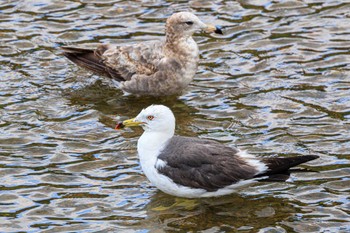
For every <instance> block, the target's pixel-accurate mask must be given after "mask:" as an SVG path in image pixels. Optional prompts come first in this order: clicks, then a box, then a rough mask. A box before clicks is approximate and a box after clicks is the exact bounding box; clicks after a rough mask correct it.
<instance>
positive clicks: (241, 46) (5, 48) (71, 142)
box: [0, 0, 350, 232]
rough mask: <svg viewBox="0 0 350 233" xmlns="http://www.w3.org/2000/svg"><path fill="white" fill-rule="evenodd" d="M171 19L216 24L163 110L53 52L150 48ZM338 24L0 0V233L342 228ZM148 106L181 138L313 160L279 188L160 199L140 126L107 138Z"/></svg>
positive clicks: (319, 4)
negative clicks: (143, 162) (219, 28)
mask: <svg viewBox="0 0 350 233" xmlns="http://www.w3.org/2000/svg"><path fill="white" fill-rule="evenodd" d="M179 10H191V11H193V12H195V13H196V14H197V15H198V16H199V17H200V18H201V19H202V20H203V21H205V22H208V23H209V22H211V23H213V24H221V25H225V26H226V28H225V35H224V36H216V35H205V34H200V35H197V36H196V40H197V41H198V43H199V47H200V50H201V65H200V67H199V71H198V73H197V75H196V77H195V80H194V81H193V82H192V83H191V85H190V86H189V87H188V88H187V90H186V91H185V92H184V94H183V95H182V96H180V97H178V98H170V97H169V98H166V99H154V98H137V97H133V96H125V95H123V93H121V92H120V91H119V90H117V89H116V88H114V87H113V84H112V83H110V82H108V80H106V79H104V78H101V77H98V76H95V75H92V74H91V73H89V72H87V71H84V70H82V69H79V68H77V67H76V66H75V65H73V64H72V63H70V62H69V61H67V60H66V59H65V58H63V57H62V56H61V55H60V51H59V49H58V47H59V46H60V45H63V44H72V45H78V46H86V47H94V46H95V45H96V44H97V43H100V42H104V43H106V42H110V43H117V44H124V43H132V42H137V41H144V40H151V39H157V38H159V37H161V36H162V35H163V27H164V21H165V19H166V17H167V16H169V15H170V14H171V13H173V12H175V11H179ZM349 12H350V4H349V3H346V1H331V0H328V1H327V0H323V1H322V0H314V1H313V0H309V1H308V0H290V1H268V0H266V1H265V0H263V1H261V0H255V1H252V0H249V1H224V0H218V1H189V2H187V1H162V0H154V1H115V0H103V1H101V0H99V1H97V0H95V1H93V0H91V1H88V0H81V1H73V0H70V1H68V0H65V1H62V0H51V1H49V0H23V1H11V0H2V1H1V2H0V80H1V82H0V87H1V89H0V132H1V134H0V150H1V152H0V156H1V157H0V159H1V162H0V231H1V232H163V231H170V232H176V231H180V232H186V231H192V232H197V231H202V232H236V231H238V232H349V231H350V217H349V214H350V200H349V191H350V166H349V155H350V153H349V148H350V140H349V139H350V80H349V74H350V72H349V70H350V65H349V64H350V63H349V62H350V56H349V55H350V13H349ZM152 103H162V104H165V105H168V106H170V107H171V108H172V109H173V110H174V112H175V114H176V117H177V124H178V126H177V133H178V134H181V135H190V136H199V137H202V138H211V139H215V140H219V141H221V142H222V143H223V144H227V145H238V146H239V147H240V148H241V149H246V150H248V151H249V152H250V153H254V154H259V155H262V156H269V155H274V154H278V155H280V156H289V155H303V154H317V155H319V156H320V157H321V158H320V159H318V160H316V161H312V162H310V163H308V164H306V165H303V166H302V167H304V168H308V169H311V170H312V171H313V172H307V173H295V174H294V175H293V176H292V182H287V183H277V184H276V183H259V184H255V185H252V186H250V187H248V188H246V189H243V190H240V191H239V193H237V194H233V195H230V196H226V197H221V198H211V199H201V200H187V199H179V198H174V197H172V196H169V195H166V194H163V193H161V192H160V191H157V190H156V189H155V188H154V187H153V186H152V185H151V184H150V183H149V182H148V181H147V179H146V178H145V176H144V175H143V174H142V171H141V169H140V166H139V162H138V158H137V154H136V141H137V139H138V136H139V135H140V134H141V133H142V131H141V129H135V130H125V131H118V132H117V131H115V130H114V129H113V126H114V124H115V122H116V121H118V120H120V119H126V118H129V117H133V116H135V115H136V114H137V113H138V112H139V111H140V109H142V108H144V107H146V106H148V105H150V104H152ZM116 116H117V117H116Z"/></svg>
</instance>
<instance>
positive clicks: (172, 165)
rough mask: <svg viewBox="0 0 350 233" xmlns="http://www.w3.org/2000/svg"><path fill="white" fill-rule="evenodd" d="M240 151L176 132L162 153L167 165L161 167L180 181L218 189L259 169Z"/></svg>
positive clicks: (255, 172)
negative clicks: (241, 154) (239, 154)
mask: <svg viewBox="0 0 350 233" xmlns="http://www.w3.org/2000/svg"><path fill="white" fill-rule="evenodd" d="M238 153H239V150H237V149H235V148H231V147H227V146H224V145H222V144H220V143H218V142H215V141H211V140H205V139H198V138H190V137H181V136H174V137H173V138H172V139H170V140H169V142H168V144H167V146H166V147H165V148H164V150H163V151H162V152H161V153H160V155H159V156H158V159H160V160H162V161H164V163H162V164H164V165H162V166H158V167H157V169H158V171H159V172H160V173H161V174H163V175H166V176H168V177H169V178H170V179H172V180H173V181H174V182H175V183H177V184H179V185H183V186H187V187H191V188H201V189H205V190H207V191H216V190H218V189H220V188H224V187H226V186H229V185H232V184H235V183H237V182H238V181H240V180H245V179H250V178H253V177H254V176H255V175H256V174H257V173H258V170H257V169H256V168H254V167H253V166H251V165H250V164H248V163H247V162H246V161H245V160H244V159H243V158H242V157H240V156H238V155H237V154H238Z"/></svg>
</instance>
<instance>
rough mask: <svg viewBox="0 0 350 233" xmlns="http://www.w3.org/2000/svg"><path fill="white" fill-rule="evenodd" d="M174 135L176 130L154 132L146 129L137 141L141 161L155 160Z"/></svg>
mask: <svg viewBox="0 0 350 233" xmlns="http://www.w3.org/2000/svg"><path fill="white" fill-rule="evenodd" d="M173 136H174V131H166V132H152V131H145V132H144V133H143V134H142V135H141V137H140V138H139V140H138V142H137V151H138V153H139V157H140V161H141V163H143V162H144V161H150V160H152V161H155V160H156V159H157V156H158V154H159V153H160V152H161V151H162V150H163V148H164V147H165V146H166V144H167V142H168V140H169V139H170V138H172V137H173Z"/></svg>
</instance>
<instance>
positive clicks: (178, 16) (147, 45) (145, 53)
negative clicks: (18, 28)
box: [62, 12, 222, 96]
mask: <svg viewBox="0 0 350 233" xmlns="http://www.w3.org/2000/svg"><path fill="white" fill-rule="evenodd" d="M200 30H204V31H207V32H215V33H219V34H222V32H221V30H220V29H219V28H217V27H214V26H210V25H206V24H204V23H203V22H202V21H200V20H199V19H198V18H197V16H195V15H194V14H192V13H189V12H179V13H175V14H173V15H172V16H171V17H170V18H168V19H167V22H166V36H165V38H164V39H163V40H161V41H149V42H144V43H139V44H133V45H126V46H115V45H110V44H107V45H100V46H98V47H97V49H95V50H90V49H81V48H71V47H62V49H63V51H64V53H63V54H64V56H66V57H67V58H68V59H69V60H71V61H73V62H74V63H76V64H77V65H79V66H82V67H84V68H86V69H88V70H91V71H93V72H95V73H97V74H100V75H104V76H107V77H109V78H112V79H115V80H117V81H119V82H120V88H121V89H122V90H123V91H126V92H129V93H133V94H137V95H153V96H162V95H173V94H177V93H179V92H181V90H183V89H184V88H185V87H186V86H187V85H188V84H189V83H190V82H191V81H192V79H193V76H194V75H195V73H196V71H197V66H198V60H199V53H198V46H197V44H196V42H195V41H194V40H193V38H192V35H193V34H194V33H195V32H197V31H200Z"/></svg>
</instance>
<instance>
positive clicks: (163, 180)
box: [116, 105, 318, 198]
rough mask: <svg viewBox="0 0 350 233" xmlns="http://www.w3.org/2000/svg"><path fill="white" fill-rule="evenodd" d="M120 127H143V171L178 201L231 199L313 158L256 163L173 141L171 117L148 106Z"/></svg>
mask: <svg viewBox="0 0 350 233" xmlns="http://www.w3.org/2000/svg"><path fill="white" fill-rule="evenodd" d="M123 126H142V128H143V129H144V130H145V132H144V133H143V134H142V136H141V137H140V139H139V140H138V144H137V150H138V153H139V157H140V162H141V166H142V170H143V171H144V173H145V174H146V176H147V178H148V179H149V180H150V181H151V182H152V183H153V184H154V185H155V186H157V188H159V189H160V190H162V191H163V192H165V193H168V194H171V195H175V196H181V197H188V198H196V197H211V196H221V195H226V194H230V193H232V192H234V188H236V187H237V186H239V185H241V184H246V183H247V182H248V181H249V180H250V181H252V179H259V178H260V179H262V178H269V180H270V181H282V180H285V179H286V178H288V175H289V174H288V170H289V168H291V167H294V166H297V165H299V164H301V163H305V162H307V161H310V160H314V159H316V158H318V156H317V155H305V156H298V157H289V158H275V157H270V158H259V157H255V156H253V155H249V154H247V153H245V152H242V151H240V150H238V149H236V148H231V147H227V146H224V145H222V144H221V143H218V142H216V141H212V140H207V139H199V138H190V137H181V136H174V130H175V117H174V115H173V113H172V111H171V110H170V109H169V108H167V107H165V106H163V105H152V106H150V107H148V108H146V109H144V110H142V111H141V112H140V113H139V115H138V116H137V117H136V118H134V119H130V120H126V121H124V122H123V123H120V124H118V125H117V127H116V128H117V129H119V128H122V127H123Z"/></svg>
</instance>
